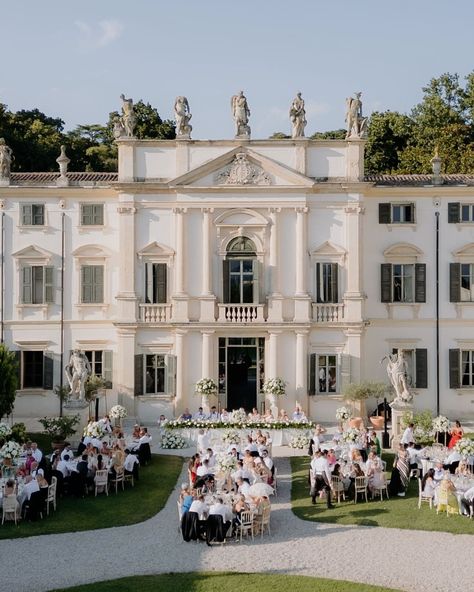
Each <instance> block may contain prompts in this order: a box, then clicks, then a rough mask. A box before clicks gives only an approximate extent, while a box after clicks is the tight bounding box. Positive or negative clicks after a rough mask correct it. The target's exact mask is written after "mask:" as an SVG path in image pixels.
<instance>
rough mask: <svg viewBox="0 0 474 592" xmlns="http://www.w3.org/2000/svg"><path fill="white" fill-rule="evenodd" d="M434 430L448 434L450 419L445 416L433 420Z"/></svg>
mask: <svg viewBox="0 0 474 592" xmlns="http://www.w3.org/2000/svg"><path fill="white" fill-rule="evenodd" d="M433 430H434V431H435V432H441V433H442V432H447V431H449V419H448V418H447V417H445V416H444V415H438V417H435V418H434V419H433Z"/></svg>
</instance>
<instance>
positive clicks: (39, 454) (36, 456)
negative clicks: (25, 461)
mask: <svg viewBox="0 0 474 592" xmlns="http://www.w3.org/2000/svg"><path fill="white" fill-rule="evenodd" d="M31 452H32V454H33V456H34V459H35V461H36V462H37V463H40V462H41V459H42V458H43V453H42V452H41V450H40V449H39V448H38V444H37V443H36V442H32V443H31Z"/></svg>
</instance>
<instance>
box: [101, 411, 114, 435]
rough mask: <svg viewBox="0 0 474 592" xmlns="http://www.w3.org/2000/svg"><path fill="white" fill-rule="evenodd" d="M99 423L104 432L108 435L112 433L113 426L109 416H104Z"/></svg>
mask: <svg viewBox="0 0 474 592" xmlns="http://www.w3.org/2000/svg"><path fill="white" fill-rule="evenodd" d="M99 423H100V424H101V425H102V427H103V428H104V432H106V433H107V434H111V433H112V424H111V423H110V417H109V416H108V415H104V417H103V418H102V419H99Z"/></svg>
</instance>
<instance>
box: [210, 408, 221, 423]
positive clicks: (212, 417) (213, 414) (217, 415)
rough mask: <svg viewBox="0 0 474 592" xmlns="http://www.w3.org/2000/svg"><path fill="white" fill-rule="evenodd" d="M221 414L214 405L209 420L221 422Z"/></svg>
mask: <svg viewBox="0 0 474 592" xmlns="http://www.w3.org/2000/svg"><path fill="white" fill-rule="evenodd" d="M220 417H221V416H220V413H219V412H218V411H217V407H216V406H215V405H213V406H212V407H211V413H210V414H209V419H210V420H211V421H219V420H220Z"/></svg>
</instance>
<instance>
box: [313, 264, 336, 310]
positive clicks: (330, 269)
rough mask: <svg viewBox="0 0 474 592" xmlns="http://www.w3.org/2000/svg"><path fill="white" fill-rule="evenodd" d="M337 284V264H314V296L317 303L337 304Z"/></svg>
mask: <svg viewBox="0 0 474 592" xmlns="http://www.w3.org/2000/svg"><path fill="white" fill-rule="evenodd" d="M337 283H338V265H337V263H316V296H317V301H318V302H321V303H325V302H328V303H330V302H338V290H337Z"/></svg>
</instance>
